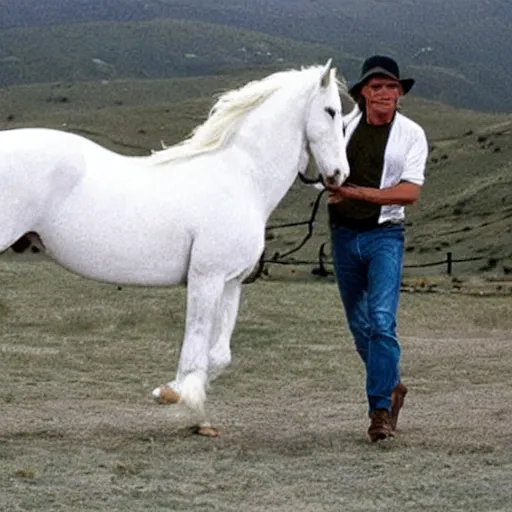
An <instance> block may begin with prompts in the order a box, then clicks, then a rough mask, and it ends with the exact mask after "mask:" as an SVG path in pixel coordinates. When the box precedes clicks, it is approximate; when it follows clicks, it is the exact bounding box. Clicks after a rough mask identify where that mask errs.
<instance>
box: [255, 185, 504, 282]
mask: <svg viewBox="0 0 512 512" xmlns="http://www.w3.org/2000/svg"><path fill="white" fill-rule="evenodd" d="M324 192H325V191H322V192H320V193H319V194H318V196H317V198H316V200H315V202H314V203H313V206H312V208H311V214H310V217H309V219H307V220H304V221H298V222H290V223H285V224H275V225H269V226H267V228H266V229H267V231H275V230H278V229H283V228H290V227H297V226H307V231H306V234H305V235H304V237H303V238H302V240H300V241H299V242H298V243H297V244H296V245H295V246H294V247H293V248H292V249H289V250H287V251H286V252H283V253H280V252H275V253H274V254H273V255H272V256H271V257H268V255H267V254H266V252H264V253H263V254H262V256H261V258H260V261H259V264H258V266H257V268H256V269H255V270H254V272H253V273H252V275H251V277H250V278H249V280H250V281H254V280H256V279H257V278H258V277H260V276H261V274H262V273H263V271H264V269H265V265H293V266H310V267H312V270H311V272H312V274H314V275H318V276H322V277H326V276H328V275H330V274H332V272H330V271H329V270H328V268H327V266H328V265H332V260H331V259H330V258H328V256H327V253H326V246H327V242H323V243H322V244H321V245H320V247H319V248H318V256H317V259H316V260H301V259H295V258H293V257H290V256H291V255H292V254H294V253H296V252H297V251H299V250H300V249H302V247H304V245H305V244H306V243H307V242H308V240H309V239H310V238H311V237H312V236H313V230H314V225H315V221H316V217H317V214H318V209H319V206H320V202H321V199H322V196H323V193H324ZM484 260H485V261H487V262H488V265H487V266H488V267H489V269H491V268H493V267H495V266H496V265H497V263H498V261H499V259H496V258H488V257H484V256H478V257H473V258H454V257H453V253H452V252H447V253H446V256H445V258H444V259H440V260H437V261H432V262H429V263H421V264H409V265H404V268H428V267H438V266H445V267H446V274H447V275H449V276H451V275H452V273H453V266H454V263H466V262H472V261H484Z"/></svg>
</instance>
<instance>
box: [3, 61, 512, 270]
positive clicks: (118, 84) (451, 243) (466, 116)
mask: <svg viewBox="0 0 512 512" xmlns="http://www.w3.org/2000/svg"><path fill="white" fill-rule="evenodd" d="M267 73H268V71H265V72H263V71H262V70H253V71H245V72H240V73H237V74H231V75H230V74H226V75H218V76H208V77H201V78H199V77H195V78H182V79H167V80H137V81H126V80H112V81H109V82H103V83H100V82H96V83H75V84H67V85H66V84H46V85H32V86H19V87H12V88H10V89H9V90H8V91H6V92H5V93H4V94H3V95H0V112H2V113H3V114H4V115H3V117H2V118H1V119H0V129H6V128H15V127H21V126H47V127H54V128H60V129H64V130H69V131H73V132H77V133H81V134H83V135H85V136H87V137H90V138H92V139H94V140H96V141H98V142H100V143H102V144H104V145H106V146H107V147H110V148H112V149H114V150H116V151H119V152H121V153H124V154H132V155H140V154H148V153H149V152H150V150H151V149H155V148H159V147H160V142H161V141H162V140H163V141H165V143H167V144H171V143H174V142H178V141H179V140H182V139H183V138H184V137H185V136H186V135H187V134H188V133H189V132H190V130H191V129H192V128H193V127H194V126H196V125H197V124H200V123H201V122H202V121H203V120H204V118H205V116H206V114H207V112H208V110H209V108H210V106H211V105H212V101H213V99H212V97H213V95H214V94H217V93H219V92H221V91H224V90H227V89H229V88H232V87H235V86H238V85H241V84H243V83H245V82H247V81H248V80H250V79H254V78H258V77H261V76H263V75H264V74H267ZM403 111H404V112H405V113H406V114H407V115H409V116H410V117H412V118H413V119H416V120H417V121H419V122H420V123H421V124H422V125H424V126H425V128H426V130H427V134H428V137H429V141H430V144H431V147H432V151H431V154H430V158H429V163H428V169H427V173H428V179H427V182H426V185H425V187H424V190H423V192H422V197H421V200H420V202H419V204H418V205H417V206H415V207H412V208H410V209H409V216H408V219H409V224H410V225H409V227H408V235H407V252H406V264H408V265H412V264H419V263H421V264H424V263H431V262H436V261H439V260H443V259H445V257H446V252H448V251H451V252H453V255H454V258H469V257H477V258H481V259H479V260H476V261H474V262H470V263H464V264H462V263H459V264H456V266H455V271H456V272H480V271H484V270H486V269H487V270H492V271H494V270H500V271H503V269H504V268H505V267H506V268H509V267H510V268H512V198H511V196H510V193H509V191H510V190H511V187H512V172H511V171H512V169H511V166H512V164H511V162H512V116H510V115H504V114H502V115H491V114H484V113H478V112H474V111H468V110H460V109H454V108H452V107H447V106H445V105H442V104H439V103H434V102H431V101H428V100H425V99H421V98H417V97H414V96H410V97H409V96H407V97H406V101H405V102H404V104H403ZM316 197H317V191H316V190H314V189H312V188H311V187H306V186H304V185H302V184H300V183H296V184H295V185H294V187H293V188H292V190H291V191H290V193H289V194H288V195H287V196H286V198H285V199H284V201H283V203H282V205H281V206H280V207H279V208H278V210H277V211H276V212H275V214H274V215H273V217H272V219H271V221H270V224H274V225H275V224H280V223H283V222H290V221H297V220H307V219H308V218H309V214H310V208H311V204H312V202H313V201H314V200H315V198H316ZM305 234H306V228H305V227H302V228H293V229H284V230H273V231H272V234H271V238H272V239H269V241H268V249H269V254H273V253H274V252H275V251H279V252H281V253H283V252H284V251H286V250H289V249H291V248H293V247H294V246H295V245H296V244H297V243H298V242H299V241H300V240H301V238H302V237H303V236H304V235H305ZM327 239H328V236H327V223H326V217H325V205H323V203H322V207H321V208H320V214H319V217H318V221H317V222H316V224H315V228H314V232H313V236H312V239H311V240H310V242H308V243H307V244H306V245H305V247H304V248H303V249H302V250H301V251H300V252H298V253H297V254H295V256H297V257H298V258H299V259H310V260H311V259H315V258H316V257H317V254H318V249H319V247H320V245H321V243H322V242H324V241H326V240H327ZM444 269H445V267H443V266H436V267H433V268H432V269H429V270H428V272H433V273H437V272H442V271H443V270H444ZM424 271H425V270H421V271H420V272H424ZM411 272H412V270H411Z"/></svg>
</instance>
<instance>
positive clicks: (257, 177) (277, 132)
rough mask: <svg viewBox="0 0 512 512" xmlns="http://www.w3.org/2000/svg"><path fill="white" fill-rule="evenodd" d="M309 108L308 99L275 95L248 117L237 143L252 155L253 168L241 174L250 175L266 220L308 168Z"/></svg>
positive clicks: (235, 143) (249, 167)
mask: <svg viewBox="0 0 512 512" xmlns="http://www.w3.org/2000/svg"><path fill="white" fill-rule="evenodd" d="M306 104H307V97H306V96H305V95H304V96H303V97H301V98H299V99H297V98H295V99H293V98H290V97H289V95H288V96H286V97H285V96H284V95H283V94H279V93H276V94H274V96H272V97H271V98H269V99H268V100H267V101H266V102H265V103H264V104H263V105H261V106H260V107H259V108H258V109H257V110H256V111H254V112H252V113H251V114H249V116H248V117H247V119H246V120H245V121H244V123H243V125H242V127H241V129H240V131H239V133H238V134H237V135H236V138H235V140H234V145H235V146H237V147H238V148H242V149H243V150H245V151H246V152H247V153H248V154H249V155H250V158H251V160H252V165H250V166H248V168H247V169H245V170H243V171H242V172H248V173H250V179H251V182H252V183H253V186H254V187H255V189H256V190H257V191H258V192H259V198H260V199H261V207H262V209H263V213H264V215H265V216H266V218H268V217H269V216H270V214H271V213H272V211H273V210H274V208H275V207H276V206H277V205H278V204H279V202H280V201H281V199H283V197H284V196H285V194H286V192H287V191H288V190H289V189H290V187H291V186H292V184H293V182H294V180H295V178H296V176H297V173H298V172H299V171H302V170H304V168H305V167H306V164H307V153H306V140H305V129H304V122H305V118H306V113H305V108H306ZM269 120H274V122H273V123H272V122H269Z"/></svg>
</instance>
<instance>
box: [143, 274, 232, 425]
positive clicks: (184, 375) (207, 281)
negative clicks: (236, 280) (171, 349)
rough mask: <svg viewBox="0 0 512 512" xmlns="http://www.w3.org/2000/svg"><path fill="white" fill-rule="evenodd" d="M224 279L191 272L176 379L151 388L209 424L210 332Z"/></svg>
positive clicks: (162, 398)
mask: <svg viewBox="0 0 512 512" xmlns="http://www.w3.org/2000/svg"><path fill="white" fill-rule="evenodd" d="M224 283H225V281H224V278H223V277H220V276H217V277H206V276H201V275H200V274H195V273H192V275H189V280H188V284H187V316H186V321H185V336H184V339H183V344H182V347H181V353H180V359H179V364H178V372H177V375H176V380H174V381H172V382H170V383H169V384H168V385H167V386H160V387H159V388H156V389H155V390H154V391H153V396H154V398H155V399H156V400H157V401H159V402H162V403H176V402H179V403H183V404H184V405H186V406H187V407H188V408H189V409H190V410H192V411H193V412H194V413H195V414H196V415H197V417H198V419H199V421H200V427H201V426H209V423H208V421H207V418H206V412H205V402H206V386H207V382H208V366H209V350H210V340H211V337H212V335H213V330H214V327H215V324H216V322H217V321H218V320H217V317H218V315H219V307H220V302H221V297H222V293H223V291H224Z"/></svg>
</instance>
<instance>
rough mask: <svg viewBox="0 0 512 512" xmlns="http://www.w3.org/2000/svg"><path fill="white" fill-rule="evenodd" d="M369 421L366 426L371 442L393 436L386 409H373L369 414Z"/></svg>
mask: <svg viewBox="0 0 512 512" xmlns="http://www.w3.org/2000/svg"><path fill="white" fill-rule="evenodd" d="M370 418H371V423H370V427H369V428H368V435H369V436H370V439H371V441H372V443H375V441H379V440H381V439H387V438H389V437H395V432H394V431H393V429H392V428H391V422H390V414H389V411H388V410H387V409H375V411H373V412H372V413H371V415H370Z"/></svg>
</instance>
